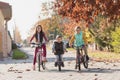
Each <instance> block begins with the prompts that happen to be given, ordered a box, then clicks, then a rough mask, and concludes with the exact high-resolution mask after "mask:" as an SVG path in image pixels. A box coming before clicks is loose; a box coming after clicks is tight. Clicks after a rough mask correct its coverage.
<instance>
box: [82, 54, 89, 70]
mask: <svg viewBox="0 0 120 80" xmlns="http://www.w3.org/2000/svg"><path fill="white" fill-rule="evenodd" d="M83 59H84V60H83V65H84V68H86V69H87V68H88V60H87V57H86V56H85V55H84V56H83Z"/></svg>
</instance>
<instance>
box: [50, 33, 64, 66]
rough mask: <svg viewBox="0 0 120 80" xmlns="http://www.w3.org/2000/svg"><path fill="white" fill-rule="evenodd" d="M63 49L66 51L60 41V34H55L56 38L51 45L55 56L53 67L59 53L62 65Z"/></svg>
mask: <svg viewBox="0 0 120 80" xmlns="http://www.w3.org/2000/svg"><path fill="white" fill-rule="evenodd" d="M65 51H66V47H65V45H64V43H63V42H62V36H60V35H57V36H56V40H55V42H54V43H53V47H52V52H53V53H54V55H55V56H56V60H55V67H56V66H57V59H58V54H60V56H61V59H62V66H63V67H64V63H63V54H64V52H65Z"/></svg>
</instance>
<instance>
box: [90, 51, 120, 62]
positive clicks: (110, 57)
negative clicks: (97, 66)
mask: <svg viewBox="0 0 120 80" xmlns="http://www.w3.org/2000/svg"><path fill="white" fill-rule="evenodd" d="M89 56H90V57H92V58H93V59H97V60H99V61H118V60H120V54H117V53H112V52H101V51H97V52H91V53H89Z"/></svg>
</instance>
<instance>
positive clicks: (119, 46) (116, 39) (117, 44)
mask: <svg viewBox="0 0 120 80" xmlns="http://www.w3.org/2000/svg"><path fill="white" fill-rule="evenodd" d="M111 45H112V46H113V49H114V51H115V52H117V53H120V27H117V28H116V29H115V31H114V32H112V42H111Z"/></svg>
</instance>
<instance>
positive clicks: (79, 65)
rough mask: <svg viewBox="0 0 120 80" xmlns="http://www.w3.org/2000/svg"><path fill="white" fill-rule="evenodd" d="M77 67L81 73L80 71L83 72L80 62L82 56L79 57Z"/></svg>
mask: <svg viewBox="0 0 120 80" xmlns="http://www.w3.org/2000/svg"><path fill="white" fill-rule="evenodd" d="M77 67H78V70H79V71H80V70H81V60H80V56H78V63H77Z"/></svg>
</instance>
